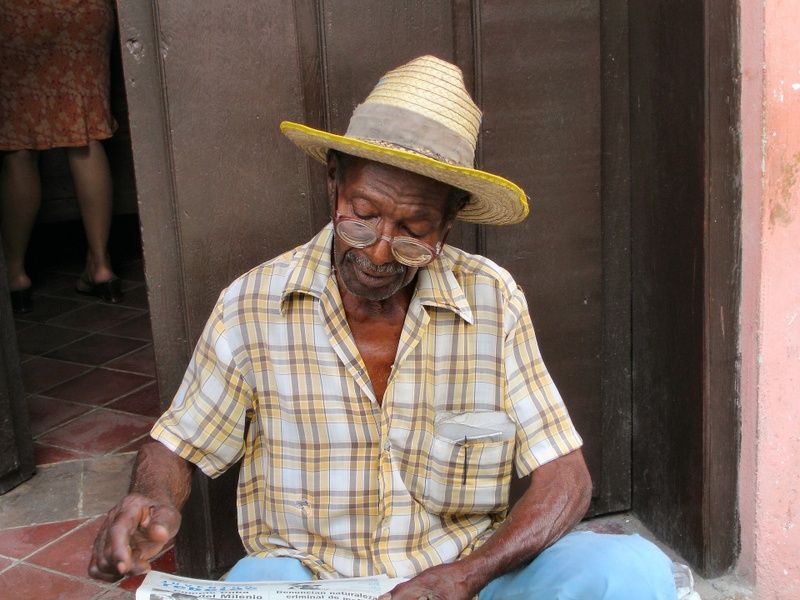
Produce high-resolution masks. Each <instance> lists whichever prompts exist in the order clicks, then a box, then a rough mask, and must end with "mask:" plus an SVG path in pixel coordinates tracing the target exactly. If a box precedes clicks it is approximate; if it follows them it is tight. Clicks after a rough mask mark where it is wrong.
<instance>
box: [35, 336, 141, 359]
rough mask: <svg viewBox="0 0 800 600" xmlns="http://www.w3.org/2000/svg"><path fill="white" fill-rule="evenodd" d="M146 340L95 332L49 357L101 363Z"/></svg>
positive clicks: (49, 354) (129, 350)
mask: <svg viewBox="0 0 800 600" xmlns="http://www.w3.org/2000/svg"><path fill="white" fill-rule="evenodd" d="M144 344H145V342H143V341H141V340H132V339H129V338H121V337H116V336H112V335H104V334H93V335H90V336H89V337H86V338H83V339H82V340H78V341H77V342H73V343H72V344H69V345H67V346H64V347H63V348H59V349H58V350H55V351H53V352H50V353H48V354H47V356H48V358H58V359H60V360H67V361H71V362H77V363H81V364H87V365H101V364H103V363H105V362H108V361H109V360H113V359H115V358H117V357H119V356H122V355H123V354H127V353H128V352H131V351H132V350H136V349H137V348H140V347H142V346H143V345H144Z"/></svg>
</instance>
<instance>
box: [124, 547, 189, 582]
mask: <svg viewBox="0 0 800 600" xmlns="http://www.w3.org/2000/svg"><path fill="white" fill-rule="evenodd" d="M150 564H151V566H152V568H153V571H161V572H162V573H174V572H175V571H176V570H177V569H178V567H177V565H176V564H175V549H174V548H170V549H169V550H167V551H166V552H164V553H163V554H162V555H161V556H159V557H158V558H156V559H155V560H154V561H153V562H152V563H150ZM145 577H146V575H135V576H133V577H126V578H125V579H123V580H122V581H121V582H120V584H119V587H121V588H123V589H126V590H130V591H132V592H135V591H136V590H137V589H138V588H139V586H140V585H142V581H144V578H145Z"/></svg>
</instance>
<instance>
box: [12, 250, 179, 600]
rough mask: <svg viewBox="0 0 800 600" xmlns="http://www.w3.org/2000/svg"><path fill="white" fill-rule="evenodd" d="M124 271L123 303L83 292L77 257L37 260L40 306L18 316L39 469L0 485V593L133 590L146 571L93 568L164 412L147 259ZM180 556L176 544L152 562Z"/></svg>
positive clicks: (113, 594) (70, 594)
mask: <svg viewBox="0 0 800 600" xmlns="http://www.w3.org/2000/svg"><path fill="white" fill-rule="evenodd" d="M117 272H118V274H119V276H120V277H121V278H122V279H123V283H124V286H123V287H124V289H125V292H126V298H125V302H124V303H123V304H120V305H109V304H104V303H102V302H100V301H98V300H95V299H93V298H91V297H86V296H82V295H80V294H78V293H76V292H75V291H74V287H73V286H74V283H75V280H76V278H77V275H78V270H77V269H75V268H71V267H65V268H64V267H62V268H60V269H53V270H48V271H45V272H42V273H40V274H39V275H38V277H37V278H36V279H35V289H34V310H33V312H31V313H28V314H24V315H19V318H18V319H16V327H17V338H18V341H19V350H20V360H21V362H22V374H23V380H24V383H25V387H26V392H27V394H28V408H29V411H30V423H31V431H32V434H33V437H34V446H35V449H36V462H37V473H36V475H34V477H33V478H32V479H31V480H29V481H27V482H25V483H24V484H22V485H20V486H19V487H17V488H16V489H14V490H12V491H11V492H8V493H7V494H5V495H4V496H0V597H3V598H6V597H8V598H11V597H12V596H5V595H4V594H6V593H8V591H9V590H14V592H13V597H14V598H60V599H63V600H70V599H76V600H77V599H80V600H87V599H95V598H103V599H104V600H112V599H131V598H133V592H134V591H135V589H136V587H137V586H138V585H139V583H140V582H141V579H142V578H141V577H137V578H128V579H126V580H123V581H122V582H118V583H116V584H105V583H101V582H99V581H95V580H92V579H90V578H89V577H88V576H87V575H86V569H87V566H88V561H89V556H90V553H91V544H92V540H93V539H94V535H95V533H96V531H97V529H98V527H99V526H100V523H101V522H102V515H104V514H105V512H106V511H107V510H108V509H109V508H110V507H111V506H113V505H114V504H115V503H116V501H117V500H119V498H121V497H122V496H123V495H124V494H125V491H126V490H127V487H128V481H129V478H130V470H131V466H132V463H133V459H134V456H135V451H136V449H137V448H138V446H139V445H140V444H141V443H142V442H143V441H144V440H145V439H147V436H148V431H149V430H150V427H151V425H152V423H153V421H154V419H155V417H156V415H157V414H158V391H157V388H156V382H155V365H154V361H153V348H152V334H151V331H150V318H149V315H148V311H147V294H146V289H145V286H144V276H143V272H142V264H141V261H140V260H134V261H131V262H128V263H127V264H124V265H122V266H118V268H117ZM174 562H175V561H174V554H173V552H172V550H169V551H167V552H166V553H164V555H163V556H162V557H160V558H159V559H157V561H156V563H155V565H154V567H155V568H156V569H158V570H161V571H168V572H174V570H175V564H174Z"/></svg>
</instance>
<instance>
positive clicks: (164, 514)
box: [89, 494, 181, 581]
mask: <svg viewBox="0 0 800 600" xmlns="http://www.w3.org/2000/svg"><path fill="white" fill-rule="evenodd" d="M180 521H181V516H180V513H179V512H178V511H177V510H175V509H174V508H173V507H169V506H158V505H155V504H154V503H153V502H152V501H150V500H149V499H148V498H145V497H143V496H138V495H136V494H133V495H130V496H127V497H126V498H124V499H123V501H122V502H121V503H120V504H119V505H118V506H116V507H115V508H113V509H112V510H111V511H109V514H108V516H107V517H106V521H105V523H104V524H103V527H102V528H101V529H100V532H99V533H98V535H97V538H96V539H95V543H94V547H93V553H92V559H91V561H90V563H89V575H90V576H91V577H94V578H96V579H101V580H103V581H116V580H117V579H119V578H120V577H122V576H123V575H139V574H141V573H145V572H147V571H149V570H150V563H149V560H150V559H151V558H153V557H154V556H156V555H157V554H158V553H159V552H160V551H161V550H162V549H163V548H164V546H165V545H166V543H167V542H169V541H170V540H171V539H172V538H173V537H175V535H176V534H177V532H178V528H179V527H180Z"/></svg>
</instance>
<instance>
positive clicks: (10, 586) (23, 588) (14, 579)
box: [0, 563, 106, 600]
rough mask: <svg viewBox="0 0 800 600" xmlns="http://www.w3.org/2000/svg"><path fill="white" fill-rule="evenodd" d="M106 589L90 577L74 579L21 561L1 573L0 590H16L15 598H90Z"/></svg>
mask: <svg viewBox="0 0 800 600" xmlns="http://www.w3.org/2000/svg"><path fill="white" fill-rule="evenodd" d="M104 589H106V588H105V587H103V586H100V585H98V584H96V583H94V582H92V581H91V580H90V579H88V578H87V579H74V578H71V577H67V576H65V575H57V574H55V573H50V572H48V571H45V570H43V569H38V568H36V567H33V566H30V565H27V564H24V563H20V564H18V565H15V566H13V567H11V568H10V569H8V570H7V571H4V572H3V573H2V574H0V590H14V594H15V596H14V597H15V598H37V599H38V598H58V599H59V600H88V599H89V598H93V597H94V596H96V595H97V594H99V593H100V592H102V591H103V590H104Z"/></svg>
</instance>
